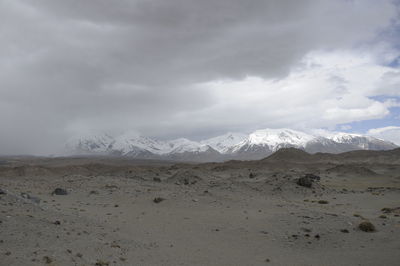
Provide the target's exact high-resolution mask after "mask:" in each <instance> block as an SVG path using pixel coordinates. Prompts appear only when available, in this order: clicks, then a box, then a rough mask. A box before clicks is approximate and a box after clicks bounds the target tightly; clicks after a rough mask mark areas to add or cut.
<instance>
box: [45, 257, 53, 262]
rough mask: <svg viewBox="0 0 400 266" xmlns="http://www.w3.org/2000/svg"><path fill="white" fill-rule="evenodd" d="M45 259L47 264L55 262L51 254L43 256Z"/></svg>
mask: <svg viewBox="0 0 400 266" xmlns="http://www.w3.org/2000/svg"><path fill="white" fill-rule="evenodd" d="M43 261H44V263H46V264H50V263H52V262H53V260H52V259H51V258H50V257H49V256H43Z"/></svg>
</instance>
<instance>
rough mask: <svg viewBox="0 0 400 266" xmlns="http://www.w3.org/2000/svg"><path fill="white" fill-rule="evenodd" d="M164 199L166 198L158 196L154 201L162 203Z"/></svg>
mask: <svg viewBox="0 0 400 266" xmlns="http://www.w3.org/2000/svg"><path fill="white" fill-rule="evenodd" d="M164 200H165V199H164V198H161V197H156V198H154V199H153V202H154V203H160V202H161V201H164Z"/></svg>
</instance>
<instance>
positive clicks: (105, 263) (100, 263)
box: [94, 260, 110, 266]
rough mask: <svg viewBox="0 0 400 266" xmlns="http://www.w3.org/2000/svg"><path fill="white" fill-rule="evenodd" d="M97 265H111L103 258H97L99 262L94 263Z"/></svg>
mask: <svg viewBox="0 0 400 266" xmlns="http://www.w3.org/2000/svg"><path fill="white" fill-rule="evenodd" d="M94 265H96V266H108V265H110V263H109V262H106V261H103V260H97V262H96V263H95V264H94Z"/></svg>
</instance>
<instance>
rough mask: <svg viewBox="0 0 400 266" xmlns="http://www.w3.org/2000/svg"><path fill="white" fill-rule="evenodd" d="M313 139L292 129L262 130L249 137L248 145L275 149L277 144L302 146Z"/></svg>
mask: <svg viewBox="0 0 400 266" xmlns="http://www.w3.org/2000/svg"><path fill="white" fill-rule="evenodd" d="M314 138H315V137H314V136H312V135H308V134H306V133H303V132H300V131H296V130H292V129H287V128H283V129H269V128H267V129H262V130H257V131H255V132H254V133H252V134H250V135H249V144H251V145H268V146H270V147H276V146H278V145H279V144H282V143H285V144H291V145H294V146H304V145H305V144H306V143H307V142H309V141H311V140H313V139H314Z"/></svg>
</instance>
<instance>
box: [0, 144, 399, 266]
mask: <svg viewBox="0 0 400 266" xmlns="http://www.w3.org/2000/svg"><path fill="white" fill-rule="evenodd" d="M0 189H1V191H0V194H1V195H0V264H1V265H103V266H104V265H335V266H337V265H399V264H398V263H399V261H400V149H395V150H391V151H354V152H348V153H343V154H338V155H332V154H314V155H310V154H308V153H305V152H303V151H301V150H296V149H282V150H279V151H278V152H276V153H275V154H273V155H271V156H270V157H268V158H266V159H263V160H258V161H229V162H225V163H203V164H190V163H185V164H180V163H176V162H162V161H138V160H129V159H126V158H125V159H124V158H113V157H86V158H85V157H81V158H38V157H4V158H1V159H0ZM360 224H361V225H360Z"/></svg>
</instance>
